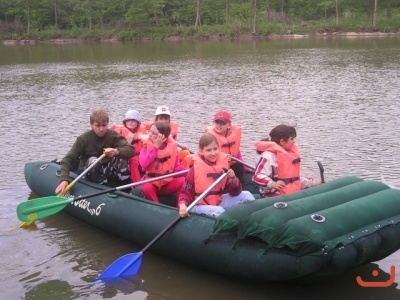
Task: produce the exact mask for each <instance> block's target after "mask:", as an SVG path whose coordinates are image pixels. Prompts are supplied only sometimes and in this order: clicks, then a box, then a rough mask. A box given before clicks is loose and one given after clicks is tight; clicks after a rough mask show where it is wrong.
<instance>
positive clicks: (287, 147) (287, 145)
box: [280, 137, 295, 150]
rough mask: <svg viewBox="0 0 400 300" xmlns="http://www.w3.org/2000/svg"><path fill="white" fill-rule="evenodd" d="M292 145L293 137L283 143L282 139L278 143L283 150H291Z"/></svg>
mask: <svg viewBox="0 0 400 300" xmlns="http://www.w3.org/2000/svg"><path fill="white" fill-rule="evenodd" d="M294 143H295V141H294V137H290V138H289V139H288V140H287V141H285V140H284V139H281V141H280V144H281V147H282V148H283V149H285V150H290V148H292V146H293V145H294Z"/></svg>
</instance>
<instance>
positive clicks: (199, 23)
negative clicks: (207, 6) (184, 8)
mask: <svg viewBox="0 0 400 300" xmlns="http://www.w3.org/2000/svg"><path fill="white" fill-rule="evenodd" d="M197 26H201V20H200V0H196V23H195V24H194V27H197Z"/></svg>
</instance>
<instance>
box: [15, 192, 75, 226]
mask: <svg viewBox="0 0 400 300" xmlns="http://www.w3.org/2000/svg"><path fill="white" fill-rule="evenodd" d="M72 201H73V199H65V198H62V197H57V196H49V197H43V198H37V199H33V200H28V201H24V202H21V203H20V204H19V205H18V206H17V216H18V219H20V220H21V221H22V222H32V221H35V220H37V219H41V218H44V217H48V216H51V215H53V214H55V213H58V212H59V211H60V210H62V209H63V208H64V207H65V206H67V204H68V203H70V202H72Z"/></svg>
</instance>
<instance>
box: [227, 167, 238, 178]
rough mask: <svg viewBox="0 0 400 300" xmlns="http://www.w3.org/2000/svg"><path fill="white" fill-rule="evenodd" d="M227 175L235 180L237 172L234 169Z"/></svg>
mask: <svg viewBox="0 0 400 300" xmlns="http://www.w3.org/2000/svg"><path fill="white" fill-rule="evenodd" d="M226 175H227V176H228V178H231V179H232V178H235V176H236V175H235V171H233V170H232V169H229V170H228V171H227V172H226Z"/></svg>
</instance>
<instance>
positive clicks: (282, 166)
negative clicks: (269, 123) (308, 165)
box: [254, 141, 301, 195]
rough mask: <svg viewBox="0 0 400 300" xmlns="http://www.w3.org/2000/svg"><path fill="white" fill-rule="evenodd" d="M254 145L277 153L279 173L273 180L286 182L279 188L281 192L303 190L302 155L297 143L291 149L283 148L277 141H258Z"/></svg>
mask: <svg viewBox="0 0 400 300" xmlns="http://www.w3.org/2000/svg"><path fill="white" fill-rule="evenodd" d="M254 145H255V147H256V150H257V151H260V152H265V151H269V152H272V153H275V154H276V159H277V161H278V174H277V176H275V178H272V180H273V181H278V180H281V181H283V182H285V184H286V186H285V187H284V188H282V189H280V190H279V194H281V195H285V194H290V193H293V192H297V191H300V190H301V182H300V155H299V148H298V147H297V145H296V144H294V145H293V146H292V147H291V148H290V150H289V151H287V150H285V149H283V148H282V147H281V146H279V145H278V144H277V143H275V142H269V141H258V142H256V143H255V144H254Z"/></svg>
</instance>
